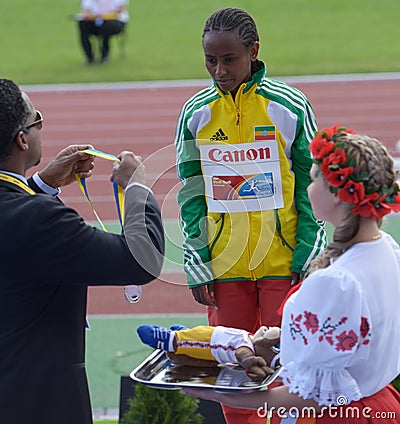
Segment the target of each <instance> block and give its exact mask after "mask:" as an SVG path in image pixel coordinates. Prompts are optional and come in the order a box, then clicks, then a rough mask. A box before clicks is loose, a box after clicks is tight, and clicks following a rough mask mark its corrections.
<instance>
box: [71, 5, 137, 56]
mask: <svg viewBox="0 0 400 424" xmlns="http://www.w3.org/2000/svg"><path fill="white" fill-rule="evenodd" d="M128 3H129V0H82V5H81V12H80V13H79V14H78V16H77V20H78V26H79V32H80V40H81V45H82V48H83V51H84V52H85V55H86V61H87V63H88V64H93V63H95V52H94V48H93V46H92V43H91V40H90V38H91V37H92V36H95V37H97V38H99V39H100V52H99V53H100V63H102V64H104V63H107V62H108V60H109V51H110V38H111V37H112V36H113V35H117V34H121V33H122V32H123V31H124V30H125V25H126V23H127V22H128V20H129V13H128V10H127V7H128Z"/></svg>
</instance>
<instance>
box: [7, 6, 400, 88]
mask: <svg viewBox="0 0 400 424" xmlns="http://www.w3.org/2000/svg"><path fill="white" fill-rule="evenodd" d="M6 3H7V7H5V5H3V9H4V10H3V12H2V13H1V15H0V40H1V41H0V46H1V47H0V48H1V61H0V76H1V77H8V78H11V79H14V80H15V81H16V82H18V83H19V84H39V83H40V84H43V83H60V82H90V81H96V82H103V81H137V80H164V79H167V80H169V79H197V78H207V77H208V75H207V73H206V71H205V69H204V65H203V55H202V49H201V33H202V30H203V26H204V22H205V20H206V18H207V17H208V16H209V14H211V13H212V12H213V11H215V10H216V9H218V8H220V7H227V6H235V7H241V8H244V9H246V10H248V11H249V12H250V13H251V14H252V15H253V17H254V18H255V20H256V22H257V26H258V30H259V34H260V39H261V50H260V58H262V59H264V60H265V61H266V62H267V65H268V68H269V72H270V75H275V76H277V75H304V74H332V73H354V72H394V71H400V43H398V40H399V38H400V25H399V24H398V23H399V21H400V4H399V1H398V0H381V1H377V0H352V1H347V0H324V1H321V0H291V1H282V0H242V1H238V0H233V1H226V0H202V1H183V0H169V1H163V0H147V1H145V2H140V1H135V0H132V1H131V3H130V6H129V11H130V15H131V21H130V23H129V25H128V29H127V40H126V49H125V53H126V54H125V57H124V58H121V57H120V49H119V45H118V42H116V41H117V40H114V43H113V44H112V53H111V55H112V57H111V59H112V60H111V62H110V63H109V64H107V65H105V66H90V67H88V66H86V65H84V57H83V55H82V52H81V50H80V46H79V44H78V31H77V25H76V23H75V22H74V21H73V19H72V16H73V15H74V14H75V13H77V12H78V11H79V7H80V0H75V1H73V2H71V1H70V0H58V1H57V2H54V1H52V0H36V1H34V2H32V1H28V0H14V1H8V2H6ZM166 53H168V54H166Z"/></svg>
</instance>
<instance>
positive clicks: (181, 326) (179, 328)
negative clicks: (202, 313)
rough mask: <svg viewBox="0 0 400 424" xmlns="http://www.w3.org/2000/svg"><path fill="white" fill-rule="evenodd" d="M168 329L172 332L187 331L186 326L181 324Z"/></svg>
mask: <svg viewBox="0 0 400 424" xmlns="http://www.w3.org/2000/svg"><path fill="white" fill-rule="evenodd" d="M169 328H170V329H171V330H172V331H179V330H187V327H186V325H183V324H172V325H171V327H169Z"/></svg>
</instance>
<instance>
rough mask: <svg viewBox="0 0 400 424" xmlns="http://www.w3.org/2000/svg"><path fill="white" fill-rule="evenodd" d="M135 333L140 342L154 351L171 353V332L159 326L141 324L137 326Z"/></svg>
mask: <svg viewBox="0 0 400 424" xmlns="http://www.w3.org/2000/svg"><path fill="white" fill-rule="evenodd" d="M137 333H138V335H139V337H140V340H141V341H142V342H143V343H144V344H147V345H149V346H151V347H152V348H154V349H161V350H166V351H167V352H173V349H172V350H171V348H172V340H171V336H172V330H169V329H168V328H165V327H160V326H159V325H150V324H143V325H139V327H138V329H137Z"/></svg>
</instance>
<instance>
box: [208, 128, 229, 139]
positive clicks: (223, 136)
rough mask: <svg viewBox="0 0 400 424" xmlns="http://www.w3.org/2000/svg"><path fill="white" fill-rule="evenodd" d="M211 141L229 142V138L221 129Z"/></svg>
mask: <svg viewBox="0 0 400 424" xmlns="http://www.w3.org/2000/svg"><path fill="white" fill-rule="evenodd" d="M210 140H211V141H226V140H228V136H227V135H225V133H224V132H223V131H222V128H220V129H219V130H218V131H217V132H216V133H215V134H214V135H213V136H212V137H211V138H210Z"/></svg>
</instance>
